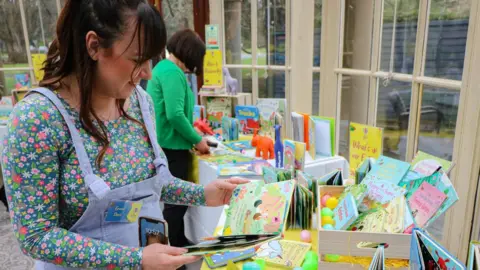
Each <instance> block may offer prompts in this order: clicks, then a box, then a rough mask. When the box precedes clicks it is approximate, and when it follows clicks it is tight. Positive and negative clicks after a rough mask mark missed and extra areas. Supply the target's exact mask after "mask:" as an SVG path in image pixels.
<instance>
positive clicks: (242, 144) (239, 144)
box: [223, 140, 254, 151]
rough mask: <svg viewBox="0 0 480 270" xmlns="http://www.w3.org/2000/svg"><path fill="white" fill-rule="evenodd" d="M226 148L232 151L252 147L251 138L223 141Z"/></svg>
mask: <svg viewBox="0 0 480 270" xmlns="http://www.w3.org/2000/svg"><path fill="white" fill-rule="evenodd" d="M223 144H224V145H225V146H227V147H228V148H230V149H232V150H234V151H241V150H248V149H253V148H254V147H253V146H252V141H251V140H240V141H231V142H225V143H223Z"/></svg>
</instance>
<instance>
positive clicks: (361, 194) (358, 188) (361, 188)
mask: <svg viewBox="0 0 480 270" xmlns="http://www.w3.org/2000/svg"><path fill="white" fill-rule="evenodd" d="M367 192H368V191H367V186H366V185H364V184H360V185H348V186H346V187H345V189H344V190H343V192H342V194H341V195H340V197H339V198H338V200H340V201H341V200H343V198H345V196H346V195H347V194H348V193H350V194H352V195H353V197H354V198H355V202H356V204H357V207H358V206H359V205H360V204H361V203H362V202H363V199H364V198H365V196H366V195H367Z"/></svg>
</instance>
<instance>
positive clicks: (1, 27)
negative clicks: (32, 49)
mask: <svg viewBox="0 0 480 270" xmlns="http://www.w3.org/2000/svg"><path fill="white" fill-rule="evenodd" d="M1 6H2V8H0V18H1V19H2V23H0V68H1V67H4V68H12V67H28V60H27V52H26V50H25V40H24V38H23V28H22V24H21V22H20V8H19V5H18V1H2V4H1Z"/></svg>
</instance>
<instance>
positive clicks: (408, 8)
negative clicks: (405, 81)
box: [380, 0, 419, 73]
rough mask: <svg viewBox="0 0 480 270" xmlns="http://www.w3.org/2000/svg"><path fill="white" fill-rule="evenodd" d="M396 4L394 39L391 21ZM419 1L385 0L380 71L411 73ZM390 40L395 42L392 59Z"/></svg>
mask: <svg viewBox="0 0 480 270" xmlns="http://www.w3.org/2000/svg"><path fill="white" fill-rule="evenodd" d="M395 3H397V12H396V18H397V19H396V26H395V37H393V34H394V33H393V32H394V31H393V20H394V13H395ZM418 9H419V0H408V1H400V0H385V1H384V11H383V29H382V48H381V57H380V69H381V70H383V71H390V65H392V71H393V72H398V73H412V72H413V61H414V55H415V41H416V35H417V23H418ZM392 40H395V43H394V50H393V59H391V58H392V50H391V48H392Z"/></svg>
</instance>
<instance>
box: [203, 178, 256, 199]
mask: <svg viewBox="0 0 480 270" xmlns="http://www.w3.org/2000/svg"><path fill="white" fill-rule="evenodd" d="M248 182H250V181H249V180H247V179H241V178H230V179H217V180H215V181H213V182H210V183H209V184H208V185H206V186H205V201H206V202H207V206H221V205H225V204H228V203H229V202H230V198H231V197H232V193H233V190H234V189H235V188H236V187H237V185H240V184H246V183H248Z"/></svg>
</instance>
